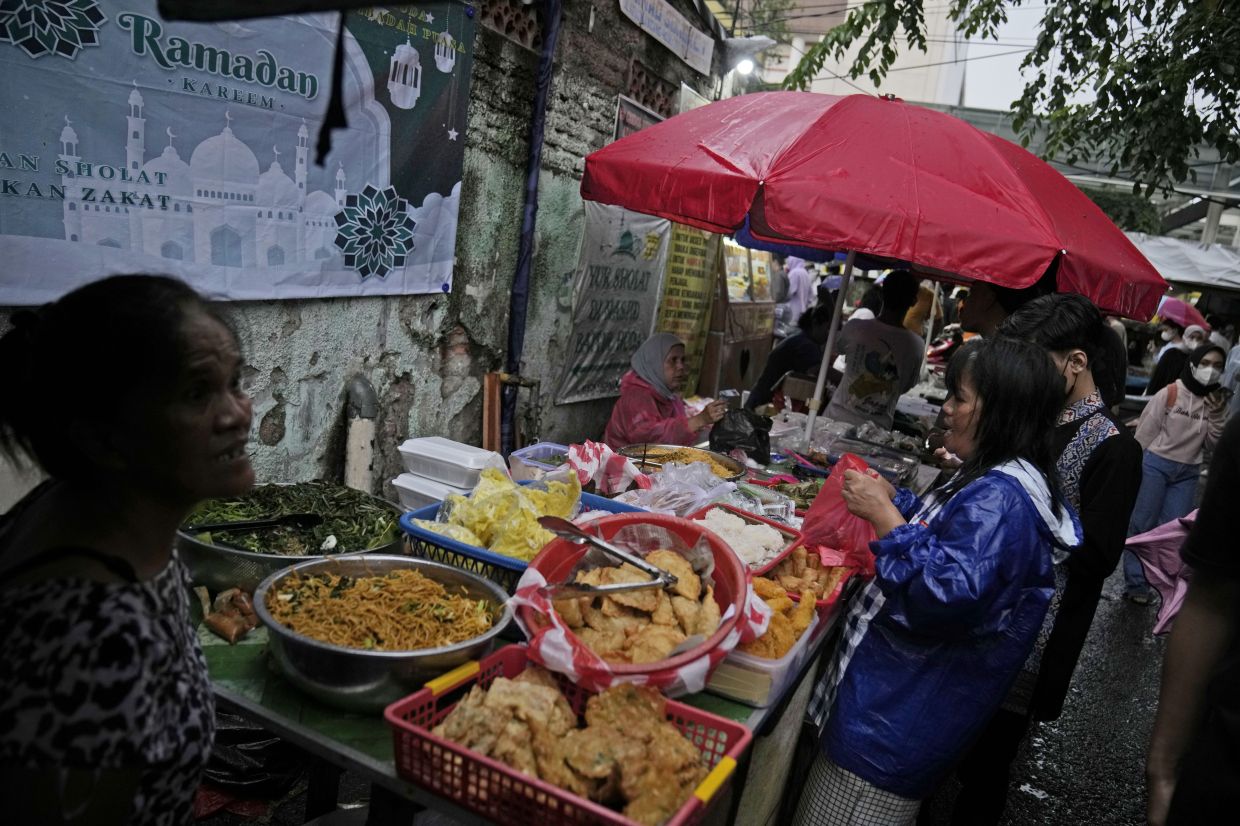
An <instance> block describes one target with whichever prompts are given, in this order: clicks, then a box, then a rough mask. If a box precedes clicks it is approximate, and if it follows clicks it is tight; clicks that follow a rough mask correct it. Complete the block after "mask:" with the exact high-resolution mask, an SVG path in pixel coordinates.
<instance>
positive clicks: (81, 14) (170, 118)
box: [0, 0, 475, 305]
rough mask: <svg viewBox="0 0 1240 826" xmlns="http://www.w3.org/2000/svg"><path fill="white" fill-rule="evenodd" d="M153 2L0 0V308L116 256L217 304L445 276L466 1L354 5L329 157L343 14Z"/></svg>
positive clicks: (456, 189)
mask: <svg viewBox="0 0 1240 826" xmlns="http://www.w3.org/2000/svg"><path fill="white" fill-rule="evenodd" d="M155 5H156V4H155V2H154V0H116V1H115V2H107V3H103V2H95V0H64V1H63V2H57V3H36V2H20V3H12V4H9V3H4V4H0V69H2V70H3V72H4V78H5V83H4V91H3V92H2V93H0V94H2V95H3V102H4V111H5V113H6V117H5V118H4V119H3V121H2V122H0V193H2V194H3V197H2V198H0V250H2V251H3V255H4V260H5V267H4V271H3V275H0V304H5V305H29V304H38V303H42V302H44V301H48V300H50V299H53V298H55V297H57V296H59V295H61V294H63V293H64V292H66V291H67V290H70V289H72V288H74V287H77V286H79V285H81V284H83V283H86V282H88V281H92V280H95V279H97V278H99V277H101V276H104V275H107V274H110V273H123V272H163V273H170V274H172V275H175V276H178V277H181V278H184V279H185V280H186V281H188V282H189V283H190V284H192V285H193V286H194V287H196V288H198V289H199V290H201V291H202V292H204V293H206V294H207V295H209V296H211V297H212V298H217V299H271V298H310V297H313V298H322V297H326V296H344V295H347V296H354V295H387V294H399V293H404V294H408V293H431V292H434V293H438V292H447V291H449V290H451V288H452V265H453V257H454V253H455V246H456V225H457V215H458V209H459V202H458V201H459V197H460V192H461V168H462V161H463V157H464V145H465V128H466V121H467V107H468V102H469V78H470V72H471V69H472V65H473V59H472V52H473V43H474V25H475V24H474V16H473V15H474V9H473V8H472V7H468V6H465V5H462V4H460V3H456V2H439V3H425V4H421V5H418V6H416V7H408V8H387V9H371V10H366V11H362V12H352V13H349V15H348V17H347V26H346V31H345V36H344V77H343V83H344V86H343V91H344V101H345V111H346V116H347V119H348V124H349V128H347V129H343V130H336V131H335V132H333V134H332V149H331V152H330V153H328V155H327V157H326V159H325V163H324V165H323V166H321V167H320V166H316V165H315V163H314V151H315V143H316V141H317V139H318V134H319V126H320V124H321V122H322V120H323V115H324V111H325V109H326V106H327V101H328V98H329V97H330V94H331V67H332V56H333V52H334V48H335V40H336V31H337V25H338V21H339V15H337V14H335V13H321V14H309V15H302V16H299V17H278V18H261V19H255V20H246V21H244V22H231V23H219V24H202V23H184V22H168V21H165V20H162V19H160V17H159V15H158V13H157V11H156V9H155Z"/></svg>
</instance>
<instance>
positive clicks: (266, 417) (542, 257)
mask: <svg viewBox="0 0 1240 826" xmlns="http://www.w3.org/2000/svg"><path fill="white" fill-rule="evenodd" d="M673 5H675V6H676V7H677V9H678V10H679V11H680V12H681V13H682V14H683V15H684V16H685V17H686V18H687V19H689V20H692V21H693V22H694V23H695V24H697V25H699V27H701V26H700V22H699V21H698V20H697V17H696V14H695V12H694V11H693V8H692V6H691V4H690V3H688V2H686V0H673ZM591 8H593V11H594V27H593V31H592V32H591V31H589V19H590V13H591ZM564 15H565V17H564V27H563V30H562V32H561V39H560V44H559V48H558V51H557V64H556V71H555V74H554V78H553V84H552V89H551V96H550V99H549V105H548V117H547V129H546V134H545V144H544V149H543V165H542V175H541V180H540V187H539V213H538V224H537V233H536V244H535V254H534V261H533V272H532V277H531V295H530V303H529V313H528V327H527V332H526V339H525V353H524V359H523V364H522V372H523V373H524V374H525V375H527V376H528V377H530V378H535V379H538V380H540V382H541V383H542V404H541V410H540V413H541V418H542V429H541V435H542V437H543V438H544V439H553V440H558V441H566V440H572V439H578V438H581V437H594V438H597V437H599V436H601V434H602V430H603V427H604V425H605V424H606V419H607V415H608V413H609V412H610V409H611V405H612V400H601V401H597V402H586V403H582V404H575V405H556V404H554V399H553V394H554V389H555V388H554V382H555V380H556V379H557V378H558V375H559V371H560V368H561V366H562V364H563V350H564V346H565V344H566V342H567V340H568V336H569V332H570V328H571V323H570V311H571V307H570V302H571V296H572V273H573V270H574V268H575V266H576V263H577V255H578V248H579V245H580V240H581V232H582V224H583V220H584V212H583V207H582V201H581V197H580V195H579V193H578V187H579V185H580V178H581V174H582V169H583V167H584V162H583V159H584V156H585V155H586V154H588V153H590V152H592V151H594V150H595V149H598V148H600V147H602V146H603V145H604V144H606V143H607V142H609V141H610V140H611V136H612V132H613V128H614V122H615V111H616V96H617V94H621V93H626V92H627V91H628V89H627V85H626V84H627V83H628V76H629V72H630V65H631V62H632V61H633V60H635V59H636V60H640V61H641V62H642V63H644V64H645V65H646V66H647V67H649V68H650V69H651V70H653V71H654V72H655V73H656V74H658V75H659V76H661V77H663V78H664V79H665V80H667V81H668V82H669V83H671V84H673V85H674V86H676V87H677V88H678V87H679V84H680V83H681V82H682V81H684V82H686V83H688V84H690V85H691V86H694V87H695V88H697V89H698V91H701V92H704V93H706V92H708V90H709V86H710V83H711V79H710V78H704V77H702V76H701V75H698V74H697V73H696V72H694V71H693V70H691V69H689V68H688V67H687V66H686V65H684V64H683V63H682V62H681V61H680V60H679V59H678V58H676V57H675V56H674V55H673V54H672V53H671V52H670V51H668V50H667V49H666V48H665V47H663V46H662V45H660V44H659V43H657V42H655V41H653V40H652V39H650V38H649V37H647V36H646V35H644V34H643V33H642V32H641V31H640V30H639V29H638V28H637V27H636V26H635V25H633V24H632V23H631V22H630V21H628V20H627V18H624V17H623V16H622V15H621V12H620V10H619V4H618V3H610V2H608V3H602V2H600V3H595V4H591V3H587V2H582V1H581V0H568V2H566V4H565V9H564ZM537 60H538V56H537V54H536V53H534V52H532V51H530V50H528V49H526V48H524V47H522V46H520V45H518V44H516V43H514V42H512V41H510V40H507V39H505V38H504V37H502V36H501V35H499V34H497V33H495V32H493V31H491V30H489V29H487V28H485V27H483V26H479V27H478V35H477V39H476V42H475V58H474V75H473V78H472V81H471V102H470V112H469V131H468V133H467V138H466V146H465V160H464V177H463V182H462V193H461V216H460V224H459V228H458V234H457V250H456V251H457V266H456V271H455V274H454V279H453V282H454V286H453V291H452V292H451V293H450V294H446V295H431V296H388V297H382V298H355V299H349V298H337V299H330V300H287V301H274V302H243V303H237V304H232V305H229V306H228V308H227V312H228V315H229V316H230V318H231V319H232V321H233V323H234V325H235V327H236V329H237V332H238V334H239V336H240V338H241V342H242V347H243V352H244V353H245V358H246V366H245V372H244V376H243V383H244V386H245V388H246V390H247V391H248V392H249V393H250V394H251V395H252V397H253V399H254V428H253V431H252V440H251V446H252V451H253V456H254V464H255V467H256V470H257V472H258V477H259V480H260V481H284V480H289V481H299V480H304V479H311V478H316V477H317V478H329V479H339V478H341V476H342V473H343V453H344V427H345V411H344V405H345V397H344V386H345V383H346V382H347V381H348V379H349V378H350V377H351V376H352V375H354V374H356V373H361V374H362V375H364V376H366V378H368V379H369V380H370V381H371V383H372V384H373V385H374V387H375V391H376V392H377V393H378V396H379V402H380V403H379V410H380V412H379V419H378V422H377V428H376V455H375V479H376V489H377V490H378V491H380V492H382V493H383V494H384V495H387V496H389V497H391V498H395V497H394V491H393V489H392V488H391V486H390V484H389V483H388V480H390V479H392V478H393V477H394V476H396V475H397V474H398V473H399V472H400V470H401V467H400V457H399V454H398V453H397V451H396V446H397V445H398V444H399V443H400V442H401V441H403V440H404V439H405V438H408V437H410V436H424V435H443V436H447V437H448V438H452V439H457V440H460V441H465V442H470V443H473V444H478V443H480V441H481V418H482V401H481V387H482V376H483V374H484V373H486V372H487V371H489V370H495V369H500V368H501V367H502V366H503V361H504V350H505V344H506V337H507V330H508V303H509V301H508V298H509V296H508V293H509V289H510V286H511V280H512V276H513V272H514V269H515V266H516V258H517V250H518V246H519V234H520V230H521V214H522V206H523V194H524V188H525V167H526V153H527V151H528V143H529V129H530V117H531V108H532V105H533V99H534V75H535V70H536V67H537ZM716 68H717V67H716ZM7 315H8V314H7V313H0V330H3V329H4V328H5V327H7ZM526 398H527V397H526V395H525V392H524V391H523V392H522V397H521V401H522V405H523V407H524V403H525V400H526ZM0 470H3V469H2V468H0ZM5 478H6V476H5V474H4V473H0V481H3V480H4V479H5Z"/></svg>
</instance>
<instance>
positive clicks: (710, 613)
mask: <svg viewBox="0 0 1240 826" xmlns="http://www.w3.org/2000/svg"><path fill="white" fill-rule="evenodd" d="M719 619H720V613H719V603H717V602H715V587H714V586H713V585H707V586H706V595H705V596H704V597H702V610H700V611H699V612H698V616H697V625H696V626H694V629H693V633H695V634H701V635H702V636H704V637H709V636H710V635H711V634H713V633H715V632H716V631H718V630H719Z"/></svg>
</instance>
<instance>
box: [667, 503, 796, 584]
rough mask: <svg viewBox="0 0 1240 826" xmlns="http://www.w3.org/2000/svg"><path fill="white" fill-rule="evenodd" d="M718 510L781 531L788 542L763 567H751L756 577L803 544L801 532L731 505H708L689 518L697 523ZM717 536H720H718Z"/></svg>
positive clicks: (724, 540)
mask: <svg viewBox="0 0 1240 826" xmlns="http://www.w3.org/2000/svg"><path fill="white" fill-rule="evenodd" d="M716 508H719V509H722V510H724V511H727V512H728V513H730V514H732V515H733V516H738V517H740V518H741V519H743V520H745V521H746V522H748V523H749V524H751V525H766V526H767V527H770V528H774V529H775V530H777V531H779V533H780V535H781V536H783V537H784V538H785V539H786V540H787V541H786V542H785V543H784V547H783V548H782V549H780V551H779V553H777V554H775V556H773V557H771V558H770V559H769V560H767V561H766V562H764V563H763V564H762V565H759V566H758V567H756V568H755V567H753V566H752V565H751V566H749V570H751V571H753V573H754V575H755V576H762V575H763V574H765V573H766V572H767V571H769V570H771V569H772V568H774V567H775V566H776V565H778V564H779V563H780V562H781V561H782V560H783V558H784V557H786V556H787V555H788V554H790V553H792V549H793V548H795V547H796V546H797V545H800V544H801V540H802V539H803V537H802V536H801V532H800V531H797V530H793V529H792V528H790V527H788V526H787V525H781V524H779V523H778V522H774V521H772V520H770V519H767V518H765V517H762V516H758V515H757V514H754V513H749V512H747V511H743V510H741V509H740V508H734V507H732V506H731V505H722V504H715V505H707V506H706V507H704V508H702V509H701V510H700V511H698V512H697V513H695V514H693V515H691V516H690V517H689V518H690V519H692V520H694V521H697V520H699V519H705V518H706V514H708V513H710V512H711V511H713V510H715V509H716ZM707 530H709V528H708V529H707ZM716 536H719V535H718V534H716ZM719 538H720V539H722V540H723V543H724V544H725V545H726V544H727V542H728V540H727V539H725V538H724V537H722V536H719ZM729 547H730V546H729ZM733 553H735V551H733ZM737 556H740V554H737ZM742 561H744V560H742Z"/></svg>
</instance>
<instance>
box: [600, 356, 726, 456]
mask: <svg viewBox="0 0 1240 826" xmlns="http://www.w3.org/2000/svg"><path fill="white" fill-rule="evenodd" d="M629 365H630V366H631V367H632V368H633V369H632V370H629V371H628V372H627V373H625V374H624V376H623V377H622V378H621V379H620V398H619V399H617V400H616V405H615V407H613V408H612V409H611V418H610V419H609V420H608V421H607V430H606V431H605V432H604V436H603V440H604V441H605V442H607V444H609V445H611V446H612V447H613V448H616V449H619V448H622V447H625V446H626V445H632V444H639V443H642V442H650V443H653V444H665V445H692V444H696V443H697V442H700V441H701V440H702V439H704V438H706V435H707V429H708V428H709V427H710V426H711V425H713V424H714V423H715V422H717V421H719V420H720V419H722V418H723V414H724V413H726V412H727V409H728V406H727V402H723V401H713V402H711V403H710V404H708V405H706V407H705V408H703V409H702V411H701V412H700V413H696V414H694V415H692V416H690V415H689V413H688V411H687V410H685V402H684V400H683V399H682V398H681V397H680V390H681V388H683V387H684V384H685V379H687V378H688V377H689V367H688V365H686V364H685V345H684V342H682V341H681V340H680V339H678V338H676V336H674V335H672V334H671V333H655V334H654V335H652V336H651V337H650V338H648V339H646V341H645V342H644V343H643V344H642V346H641V347H639V348H637V352H636V353H634V354H633V357H632V358H631V359H630V360H629Z"/></svg>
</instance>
